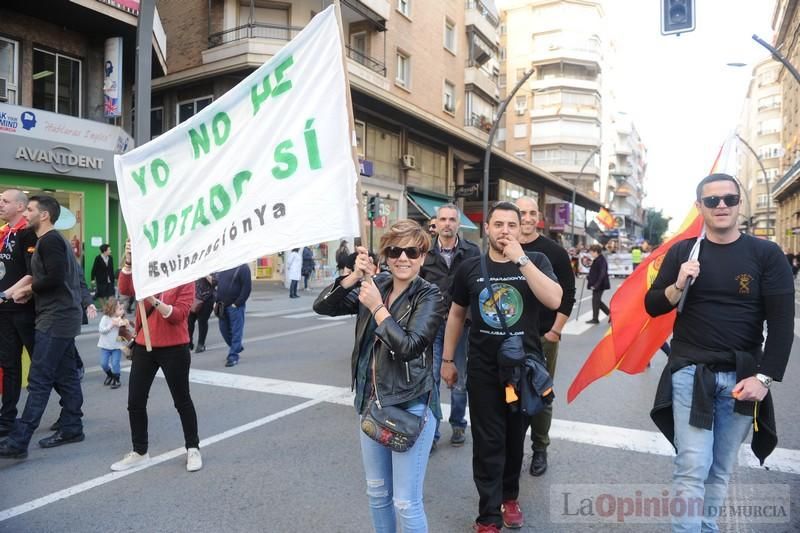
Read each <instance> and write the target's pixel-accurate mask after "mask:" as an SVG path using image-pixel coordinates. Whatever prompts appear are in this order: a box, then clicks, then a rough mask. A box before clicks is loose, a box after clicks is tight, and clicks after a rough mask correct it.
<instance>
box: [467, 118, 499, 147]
mask: <svg viewBox="0 0 800 533" xmlns="http://www.w3.org/2000/svg"><path fill="white" fill-rule="evenodd" d="M464 129H465V130H467V131H468V132H469V133H471V134H473V135H475V136H476V137H478V138H479V139H482V140H483V141H488V140H489V130H491V129H492V119H491V118H490V117H487V116H486V115H478V114H477V113H472V114H470V116H469V117H467V120H466V121H465V122H464Z"/></svg>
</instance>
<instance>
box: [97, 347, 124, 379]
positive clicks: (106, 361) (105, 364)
mask: <svg viewBox="0 0 800 533" xmlns="http://www.w3.org/2000/svg"><path fill="white" fill-rule="evenodd" d="M121 358H122V350H109V349H108V348H100V368H102V369H103V370H104V371H105V372H108V371H109V370H110V371H111V373H112V374H116V375H119V360H120V359H121Z"/></svg>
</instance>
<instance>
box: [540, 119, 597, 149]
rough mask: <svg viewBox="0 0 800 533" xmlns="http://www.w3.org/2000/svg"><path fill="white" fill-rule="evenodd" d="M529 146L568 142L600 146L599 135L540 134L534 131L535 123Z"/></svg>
mask: <svg viewBox="0 0 800 533" xmlns="http://www.w3.org/2000/svg"><path fill="white" fill-rule="evenodd" d="M531 130H532V131H531V146H548V145H556V144H569V145H577V146H591V147H596V146H600V135H599V133H598V135H597V136H594V135H575V134H572V135H569V134H565V133H560V134H558V135H540V134H538V133H537V132H536V123H535V122H534V123H533V124H532V127H531Z"/></svg>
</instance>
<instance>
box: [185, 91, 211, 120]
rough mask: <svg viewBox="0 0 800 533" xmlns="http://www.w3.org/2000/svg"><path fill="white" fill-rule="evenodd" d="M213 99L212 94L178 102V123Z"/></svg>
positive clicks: (200, 109) (197, 111)
mask: <svg viewBox="0 0 800 533" xmlns="http://www.w3.org/2000/svg"><path fill="white" fill-rule="evenodd" d="M213 101H214V97H213V96H203V97H201V98H195V99H194V100H185V101H183V102H178V124H180V123H181V122H183V121H185V120H188V119H189V118H191V117H193V116H194V115H196V114H197V113H199V112H200V111H202V110H203V109H204V108H206V107H207V106H208V104H210V103H211V102H213Z"/></svg>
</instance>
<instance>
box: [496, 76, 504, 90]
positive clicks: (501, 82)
mask: <svg viewBox="0 0 800 533" xmlns="http://www.w3.org/2000/svg"><path fill="white" fill-rule="evenodd" d="M497 86H498V87H500V88H501V89H502V88H503V87H505V86H506V75H505V74H500V76H499V77H498V78H497Z"/></svg>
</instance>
